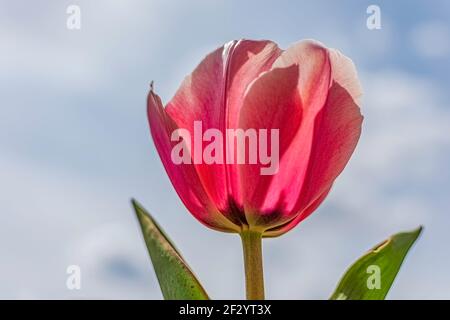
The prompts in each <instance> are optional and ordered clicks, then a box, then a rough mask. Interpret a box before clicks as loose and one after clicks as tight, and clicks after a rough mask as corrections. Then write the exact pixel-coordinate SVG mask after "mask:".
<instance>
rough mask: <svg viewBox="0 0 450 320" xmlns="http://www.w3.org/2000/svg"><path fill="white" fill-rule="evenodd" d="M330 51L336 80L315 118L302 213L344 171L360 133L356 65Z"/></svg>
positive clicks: (301, 195)
mask: <svg viewBox="0 0 450 320" xmlns="http://www.w3.org/2000/svg"><path fill="white" fill-rule="evenodd" d="M329 52H330V61H331V69H332V79H333V80H332V85H331V88H330V90H329V93H328V97H327V101H326V104H325V106H324V107H323V108H322V110H321V111H320V113H319V114H318V115H317V117H316V119H315V121H314V137H313V144H312V148H311V152H310V155H309V161H308V169H307V170H306V176H305V178H304V182H303V185H302V192H301V194H300V197H299V200H298V202H297V204H296V207H295V210H298V211H300V212H301V211H303V210H304V208H306V207H308V206H309V204H310V203H311V202H312V201H314V199H316V198H317V197H318V195H320V194H322V193H323V192H324V191H325V190H327V189H329V188H330V186H331V185H332V183H333V182H334V180H335V179H336V178H337V176H338V175H339V174H340V173H341V172H342V170H344V167H345V166H346V164H347V162H348V161H349V159H350V157H351V155H352V153H353V151H354V150H355V147H356V144H357V142H358V140H359V137H360V135H361V124H362V120H363V116H362V115H361V112H360V108H359V98H360V97H361V94H362V89H361V86H360V83H359V81H358V77H357V74H356V69H355V66H354V64H353V62H352V61H351V60H350V59H349V58H347V57H345V56H344V55H342V54H341V53H340V52H338V51H337V50H333V49H331V50H329Z"/></svg>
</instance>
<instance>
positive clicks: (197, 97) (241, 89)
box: [166, 40, 281, 224]
mask: <svg viewBox="0 0 450 320" xmlns="http://www.w3.org/2000/svg"><path fill="white" fill-rule="evenodd" d="M280 53H281V50H280V49H279V48H278V47H277V45H276V44H275V43H273V42H270V41H249V40H240V41H233V42H230V43H228V44H226V45H224V46H223V47H221V48H219V49H217V50H215V51H214V52H212V53H211V54H209V55H208V56H207V57H206V58H205V59H204V60H203V61H202V62H201V63H200V64H199V66H198V67H197V68H196V69H195V70H194V72H193V73H192V74H191V75H189V76H188V77H186V79H185V80H184V82H183V84H182V85H181V87H180V89H179V90H178V92H177V93H176V95H175V96H174V98H173V99H172V100H171V101H170V102H169V103H168V105H167V107H166V112H167V114H168V115H170V117H171V118H172V119H173V120H174V121H175V122H176V123H177V125H178V127H180V128H185V129H187V130H189V131H190V132H191V137H192V139H194V128H193V124H194V122H195V121H201V124H202V129H203V132H204V131H205V130H207V129H210V128H214V129H218V130H220V132H221V133H222V134H223V137H225V130H226V129H227V128H228V129H232V128H235V127H236V126H237V121H238V119H237V117H238V114H239V109H240V108H241V105H242V99H243V97H244V93H245V91H246V89H247V87H248V85H249V84H250V83H251V82H252V81H253V80H254V79H255V78H256V77H257V76H258V75H260V74H261V73H262V72H264V71H266V70H268V69H270V67H271V65H272V64H273V62H274V60H275V59H276V58H277V57H278V56H279V54H280ZM193 143H194V142H193ZM192 145H194V144H192ZM203 147H204V144H203ZM224 148H225V144H224ZM223 151H224V152H223V154H224V155H225V154H226V150H225V149H224V150H223ZM194 153H195V150H194ZM194 157H195V155H194ZM195 167H196V170H197V173H198V176H199V179H200V182H201V184H202V185H203V186H204V188H205V191H206V193H207V194H208V196H209V197H210V198H211V199H212V201H213V202H214V203H215V204H216V206H217V207H218V208H219V210H220V211H221V212H223V213H224V214H226V215H228V218H229V219H231V220H233V221H234V222H235V223H237V224H239V223H240V222H241V221H242V220H243V219H245V217H243V214H242V210H241V209H240V208H241V207H242V194H241V186H240V181H239V176H238V173H237V171H236V170H237V169H236V168H235V167H233V166H232V165H226V164H223V163H213V164H205V163H201V164H200V163H197V164H196V165H195Z"/></svg>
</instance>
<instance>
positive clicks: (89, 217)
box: [0, 0, 450, 299]
mask: <svg viewBox="0 0 450 320" xmlns="http://www.w3.org/2000/svg"><path fill="white" fill-rule="evenodd" d="M71 4H76V5H79V6H80V8H81V30H77V31H73V30H72V31H70V30H68V29H67V28H66V19H67V14H66V8H67V6H68V5H71ZM370 4H376V5H379V6H380V8H381V19H382V22H381V23H382V29H381V30H368V29H367V28H366V19H367V16H368V15H367V14H366V8H367V7H368V5H370ZM449 21H450V3H449V2H448V1H445V0H441V1H438V0H436V1H433V2H432V4H431V2H429V1H395V2H394V1H356V0H355V1H339V2H338V1H314V2H312V1H237V0H236V1H206V0H201V1H200V0H198V1H190V2H189V3H188V2H187V1H167V0H165V1H162V0H161V1H138V0H133V1H106V0H104V1H99V0H96V1H82V0H73V1H58V2H56V1H40V2H39V3H29V2H27V1H24V0H19V1H0V52H1V53H2V54H1V55H0V94H1V97H2V104H1V107H0V148H1V153H0V168H1V170H0V190H1V192H0V252H1V255H2V258H1V263H0V298H43V299H47V298H124V299H126V298H161V295H160V292H159V288H158V284H157V282H156V278H155V276H154V273H153V270H152V269H151V267H150V261H149V259H148V257H147V253H146V250H145V247H144V244H143V241H142V239H141V236H140V233H139V229H138V225H137V223H136V221H135V218H134V216H133V213H132V210H131V208H130V205H129V199H130V198H131V197H136V198H137V199H138V200H139V201H141V202H142V203H143V204H144V205H145V206H146V207H147V209H148V210H149V211H151V212H152V213H153V215H154V216H155V217H156V218H157V219H158V221H159V222H160V223H161V225H163V226H164V227H165V229H166V230H167V232H168V233H169V234H170V235H171V237H172V238H173V240H174V241H175V242H176V243H177V245H178V247H179V248H180V249H181V251H182V252H183V254H184V256H185V258H186V259H187V260H188V261H189V263H190V264H191V266H192V268H193V269H194V270H195V271H196V273H197V274H198V276H199V278H200V279H201V280H202V281H203V282H204V284H205V287H206V289H207V290H208V291H209V293H210V295H211V296H212V297H214V298H243V297H244V288H243V271H242V261H241V260H242V257H241V248H240V241H239V238H238V237H237V236H235V235H228V234H222V233H218V232H213V231H211V230H209V229H206V228H205V227H203V226H202V225H200V224H199V223H197V221H195V220H194V219H193V218H192V217H191V216H190V214H189V213H188V212H187V210H186V209H185V208H184V207H183V205H182V204H181V201H180V200H179V199H178V197H177V195H176V193H175V191H174V190H173V188H172V186H171V184H170V181H169V180H168V178H167V176H166V174H165V172H164V170H163V167H162V164H161V162H160V160H159V158H158V156H157V154H156V151H155V148H154V146H153V143H152V141H151V139H150V135H149V130H148V124H147V119H146V116H145V98H146V94H147V90H148V85H149V82H150V81H151V80H154V81H155V87H156V90H157V92H158V93H159V94H160V95H161V97H162V98H163V100H164V101H167V100H168V99H170V98H171V96H172V95H173V94H174V92H175V90H176V89H177V87H178V86H179V84H180V83H181V81H182V79H183V77H184V76H185V75H186V74H188V73H189V72H191V71H192V69H193V68H194V67H195V65H196V64H197V63H198V62H199V61H200V60H201V59H202V57H203V56H204V55H206V54H207V53H208V52H209V51H211V50H212V49H214V48H215V47H218V46H220V45H221V44H222V43H224V42H227V41H229V40H232V39H239V38H250V39H263V38H264V39H271V40H273V41H275V42H277V43H279V45H280V46H281V47H284V48H286V47H287V46H288V45H289V44H290V43H292V42H295V41H298V40H301V39H305V38H314V39H317V40H319V41H321V42H323V43H324V44H325V45H327V46H330V47H335V48H338V49H340V50H341V51H343V52H344V53H345V54H346V55H347V56H349V57H350V58H352V59H353V60H354V62H355V63H356V65H357V69H358V71H359V74H360V78H361V81H362V84H363V89H364V99H363V101H364V103H363V106H362V112H363V114H364V115H365V121H364V124H363V134H362V138H361V140H360V143H359V145H358V147H357V150H356V152H355V154H354V157H353V158H352V159H351V161H350V163H349V165H348V167H347V168H346V170H345V171H344V173H343V174H342V175H341V176H340V177H339V179H338V180H337V183H336V184H335V186H334V189H333V190H332V192H331V194H330V196H329V197H328V199H327V200H326V201H325V203H324V204H323V205H322V206H321V207H320V209H319V210H318V211H317V212H316V213H315V214H313V215H312V216H311V217H310V218H308V219H307V220H306V221H305V222H304V223H302V224H301V225H300V226H299V227H297V228H296V229H295V230H294V231H292V232H290V233H288V234H286V235H285V236H283V237H281V238H277V239H270V240H267V241H265V243H264V251H265V272H266V281H267V283H266V287H267V296H268V297H269V298H299V299H314V298H319V299H320V298H327V297H328V296H329V295H330V294H331V292H332V291H333V289H334V287H335V285H336V282H337V280H338V278H339V277H340V276H341V275H342V273H343V272H344V270H345V269H346V267H348V266H349V265H350V264H351V263H352V262H353V261H354V260H355V259H356V258H357V257H359V256H360V255H361V254H362V253H364V252H365V251H366V250H367V249H369V248H370V247H372V246H373V245H375V244H376V243H378V242H379V241H381V240H382V239H384V238H386V237H387V236H388V235H390V234H392V233H395V232H398V231H401V230H407V229H412V228H414V227H416V226H417V225H419V224H423V225H425V231H424V233H423V235H422V238H421V239H420V240H419V242H418V243H417V245H416V246H415V247H414V248H413V250H412V251H411V254H410V256H408V258H407V260H406V262H405V265H404V266H403V268H402V270H401V272H400V274H399V276H398V278H397V280H396V282H395V283H394V286H393V288H392V290H391V293H390V295H389V296H388V297H389V298H391V299H398V298H447V299H448V298H450V273H449V272H448V270H449V268H450V253H449V251H448V248H447V246H448V243H449V242H450V234H449V233H448V228H449V226H450V217H449V216H448V214H449V211H448V209H449V204H450V203H449V202H450V200H449V197H448V193H449V190H450V182H449V181H450V179H449V178H450V175H449V170H448V163H449V160H450V159H449V158H450V135H449V129H450V105H449V102H448V101H450V99H449V98H450V97H449V96H450V93H449V91H448V84H449V83H450V63H449V62H450V61H449V60H450V59H449V57H450V42H449V41H450V40H449V39H450V23H449ZM71 264H76V265H79V266H80V267H81V270H82V289H81V290H79V291H70V290H68V289H67V288H66V285H65V283H66V277H67V275H66V268H67V266H68V265H71Z"/></svg>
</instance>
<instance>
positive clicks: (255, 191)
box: [241, 41, 330, 227]
mask: <svg viewBox="0 0 450 320" xmlns="http://www.w3.org/2000/svg"><path fill="white" fill-rule="evenodd" d="M292 70H296V76H292V74H291V75H285V74H283V73H292ZM280 74H282V76H280ZM329 86H330V62H329V56H328V51H327V49H326V48H324V47H322V46H321V45H320V44H318V43H316V42H313V41H303V42H300V43H297V44H295V45H293V46H292V47H290V48H288V49H287V50H286V51H285V52H283V54H281V55H280V57H279V58H278V59H277V60H276V62H275V63H274V68H273V69H272V70H271V71H269V72H267V73H266V74H264V75H263V76H261V77H260V78H258V79H257V80H255V82H254V84H253V85H252V86H251V87H250V88H249V91H248V94H247V95H246V99H245V101H244V107H243V109H242V111H241V125H242V127H244V128H267V129H279V130H280V134H279V137H280V143H279V144H280V165H279V171H278V173H276V174H275V175H273V176H264V175H261V174H260V172H259V171H258V170H256V169H258V168H256V169H255V168H253V169H252V168H249V170H247V169H246V170H242V171H241V172H242V179H243V181H244V182H243V183H245V186H246V192H247V194H246V197H245V200H246V212H249V214H248V216H249V217H248V218H249V219H250V220H251V224H252V225H262V226H263V225H264V224H266V222H267V221H270V227H273V226H274V224H275V225H276V224H279V225H282V224H284V223H286V222H287V221H290V220H291V219H292V218H293V215H294V214H298V213H299V212H300V211H294V205H295V204H296V202H297V200H298V197H299V194H300V190H301V186H302V181H303V179H304V177H305V175H306V169H307V166H308V156H309V153H310V149H311V144H312V138H313V124H314V119H315V117H316V115H317V114H318V112H320V110H321V108H322V107H323V105H324V104H325V101H326V98H327V93H328V89H329ZM283 90H284V91H285V92H283Z"/></svg>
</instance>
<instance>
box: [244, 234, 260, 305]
mask: <svg viewBox="0 0 450 320" xmlns="http://www.w3.org/2000/svg"><path fill="white" fill-rule="evenodd" d="M241 239H242V248H243V251H244V265H245V287H246V291H247V300H264V275H263V263H262V246H261V244H262V234H261V233H260V232H255V231H251V230H246V231H242V233H241Z"/></svg>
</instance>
